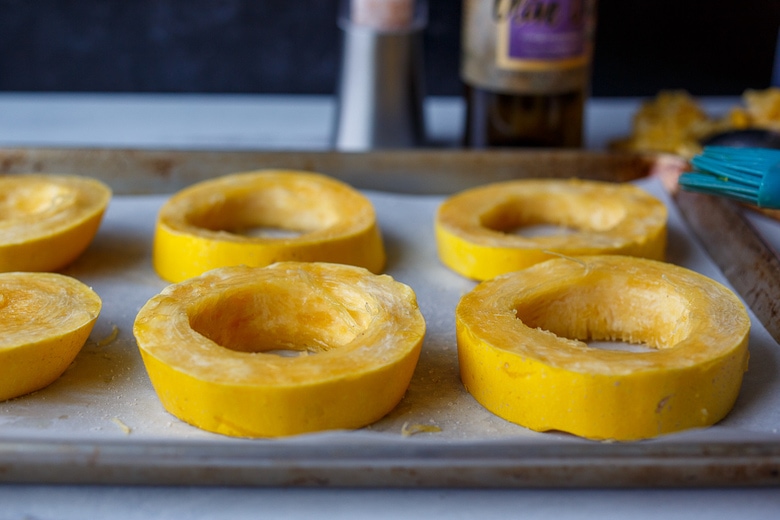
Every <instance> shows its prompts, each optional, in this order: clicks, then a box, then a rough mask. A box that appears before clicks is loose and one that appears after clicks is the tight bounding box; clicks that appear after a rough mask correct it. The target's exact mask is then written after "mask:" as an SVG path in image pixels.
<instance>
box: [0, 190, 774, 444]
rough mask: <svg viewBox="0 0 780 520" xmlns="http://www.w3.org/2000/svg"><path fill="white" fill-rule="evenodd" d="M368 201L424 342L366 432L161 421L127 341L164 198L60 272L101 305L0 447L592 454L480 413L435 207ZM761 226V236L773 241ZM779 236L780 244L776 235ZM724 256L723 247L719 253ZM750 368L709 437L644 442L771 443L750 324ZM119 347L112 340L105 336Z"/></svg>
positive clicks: (10, 414) (683, 239)
mask: <svg viewBox="0 0 780 520" xmlns="http://www.w3.org/2000/svg"><path fill="white" fill-rule="evenodd" d="M638 184H639V185H640V186H642V187H644V188H645V189H647V190H648V191H650V192H651V193H653V194H655V195H656V196H658V197H659V198H662V199H663V200H664V201H666V203H667V205H668V206H669V209H670V221H669V248H668V254H667V260H668V261H669V262H672V263H675V264H679V265H683V266H686V267H689V268H691V269H694V270H696V271H698V272H700V273H702V274H705V275H707V276H710V277H712V278H715V279H716V280H718V281H720V282H721V283H724V284H726V285H728V283H727V282H726V280H725V278H724V277H723V276H722V275H721V273H720V272H719V271H718V269H717V267H716V266H715V265H714V264H713V262H712V261H711V260H710V259H709V258H708V256H707V255H706V253H705V252H704V250H703V249H702V247H701V246H700V245H699V244H698V243H697V242H696V240H695V239H694V238H693V237H692V235H691V233H690V232H689V231H688V230H687V228H686V226H685V224H684V222H683V221H682V220H681V217H680V215H679V213H678V212H677V210H676V208H675V207H674V206H673V204H672V203H671V202H670V200H669V198H668V197H667V196H666V194H665V192H664V190H663V188H662V187H661V186H660V184H658V183H656V182H655V181H654V180H652V179H646V180H642V181H640V182H638ZM366 194H367V195H368V196H369V197H370V198H371V200H372V201H373V203H374V205H375V207H376V210H377V215H378V220H379V224H380V227H381V229H382V232H383V236H384V240H385V244H386V247H387V252H388V264H387V270H386V272H387V273H388V274H390V275H392V276H393V277H394V278H395V279H397V280H399V281H401V282H404V283H406V284H408V285H410V286H411V287H412V288H413V289H414V290H415V291H416V293H417V296H418V300H419V304H420V308H421V310H422V312H423V314H424V316H425V318H426V322H427V327H428V332H427V335H426V339H425V343H424V346H423V352H422V355H421V359H420V362H419V364H418V367H417V370H416V372H415V375H414V378H413V380H412V383H411V385H410V387H409V390H408V392H407V394H406V396H405V398H404V399H403V401H402V402H401V403H400V404H399V405H398V406H397V408H396V409H395V410H394V411H393V412H391V413H390V414H389V415H388V416H387V417H385V418H384V419H382V420H381V421H379V422H377V423H376V424H374V425H371V426H370V427H367V428H364V429H362V430H358V431H350V432H328V433H321V434H311V435H305V436H299V437H296V438H288V439H281V440H273V441H270V440H264V439H255V440H236V439H232V438H228V437H224V436H220V435H216V434H211V433H208V432H204V431H201V430H199V429H198V428H195V427H193V426H190V425H187V424H185V423H183V422H181V421H179V420H178V419H176V418H175V417H173V416H172V415H170V414H168V413H167V412H166V411H165V410H164V409H163V408H162V406H161V405H160V403H159V401H158V400H157V397H156V395H155V393H154V390H153V389H152V386H151V384H150V383H149V380H148V377H147V375H146V371H145V369H144V366H143V364H142V362H141V357H140V354H139V353H138V349H137V346H136V343H135V339H134V338H133V336H132V324H133V320H134V319H135V315H136V313H137V312H138V310H139V309H140V307H141V306H142V305H143V304H144V303H145V302H146V301H147V300H148V299H149V298H150V297H152V296H153V295H155V294H156V293H158V292H159V291H160V290H162V289H163V288H164V287H165V286H166V285H167V284H166V282H164V281H162V280H161V279H159V278H158V277H157V275H156V274H155V273H154V271H153V269H152V267H151V260H150V258H151V239H152V234H153V229H154V221H155V218H156V214H157V210H158V208H159V207H160V206H161V204H162V203H163V202H164V201H165V200H166V196H117V197H115V198H114V199H113V200H112V201H111V204H110V207H109V209H108V211H107V213H106V215H105V218H104V221H103V224H102V226H101V228H100V231H99V233H98V235H97V236H96V238H95V240H94V242H93V243H92V245H91V246H90V248H89V249H88V250H87V251H86V252H85V254H84V255H83V256H82V257H81V258H79V259H78V260H77V261H76V262H75V263H74V264H73V265H71V266H70V267H68V268H67V269H66V270H64V271H63V272H64V273H65V274H68V275H71V276H74V277H76V278H78V279H80V280H82V281H84V282H85V283H87V284H89V285H90V286H92V287H93V288H94V289H95V291H97V293H98V294H99V295H100V296H101V297H102V299H103V310H102V313H101V315H100V318H99V319H98V322H97V324H96V326H95V329H94V331H93V333H92V335H91V337H90V339H89V341H88V342H87V344H86V345H85V347H84V348H83V350H82V351H81V353H80V354H79V355H78V357H77V358H76V360H75V362H74V363H73V364H72V366H71V367H70V368H69V369H68V370H67V371H66V372H65V374H63V376H62V377H61V378H59V379H58V380H57V381H56V382H54V383H53V384H52V385H50V386H49V387H47V388H45V389H43V390H40V391H38V392H35V393H33V394H30V395H27V396H23V397H20V398H17V399H14V400H11V401H7V402H4V403H0V438H3V437H7V438H10V437H13V438H20V437H21V438H39V439H52V440H54V441H60V440H75V439H79V440H83V439H87V440H89V441H96V442H100V441H101V440H116V439H122V440H125V441H126V442H130V443H144V442H149V441H159V440H170V439H176V440H180V441H182V442H186V441H187V440H189V439H197V440H200V441H202V440H204V439H205V440H207V441H209V442H210V441H213V442H215V443H220V442H314V443H316V442H317V441H318V440H320V439H323V438H325V437H324V436H327V438H328V439H333V438H334V436H336V437H338V438H343V439H344V440H345V441H346V442H349V441H350V439H353V440H354V439H355V438H356V437H359V438H360V439H361V440H367V439H369V440H370V439H374V440H376V441H377V442H389V441H398V440H402V441H403V442H418V440H422V441H424V442H434V443H457V442H460V441H475V440H477V441H484V442H490V441H491V440H497V439H503V440H506V439H507V438H511V439H516V440H517V442H530V443H560V442H567V443H568V442H583V443H585V442H591V441H585V440H582V439H579V438H576V437H574V436H571V435H568V434H564V433H558V432H548V433H538V432H532V431H529V430H526V429H525V428H522V427H520V426H517V425H514V424H511V423H508V422H506V421H504V420H502V419H500V418H498V417H496V416H494V415H493V414H491V413H490V412H488V411H486V410H485V409H484V408H482V407H481V406H480V405H479V404H478V403H476V401H474V399H472V398H471V396H470V395H469V394H468V393H467V392H466V391H465V390H464V388H463V386H462V385H461V382H460V378H459V374H458V365H457V349H456V344H455V332H454V323H455V320H454V309H455V306H456V304H457V302H458V300H459V298H460V297H461V295H463V294H464V293H465V292H467V291H469V290H470V289H471V288H472V287H474V285H475V283H474V282H473V281H470V280H466V279H464V278H462V277H461V276H459V275H457V274H455V273H453V272H451V271H449V270H448V269H447V268H445V267H444V266H442V265H441V264H440V263H439V260H438V257H437V254H436V249H435V243H434V237H433V216H434V212H435V209H436V207H437V206H438V205H439V204H440V203H441V201H442V200H443V199H442V198H441V197H438V196H410V195H395V194H387V193H379V192H366ZM772 225H773V224H771V223H767V226H764V232H767V231H766V229H767V227H768V229H769V232H770V233H771V232H772V228H771V226H772ZM775 225H776V226H777V227H778V229H777V233H778V235H780V224H777V223H775ZM724 247H728V245H727V244H724ZM752 319H753V329H752V332H751V338H750V352H751V357H750V368H749V371H748V372H747V374H746V375H745V380H744V383H743V387H742V391H741V394H740V397H739V400H738V402H737V403H736V406H735V407H734V409H733V411H732V413H731V414H730V415H729V416H728V417H727V418H726V419H725V420H724V421H722V422H721V423H720V424H719V425H716V426H715V427H712V428H706V429H703V430H698V431H688V432H683V433H678V434H671V435H667V436H664V437H661V438H659V439H657V440H656V441H654V442H665V441H666V440H668V439H675V440H677V441H679V440H680V439H683V440H686V441H690V442H699V441H704V440H723V439H737V440H739V439H743V438H744V439H750V438H754V437H755V436H757V435H758V436H760V437H762V438H763V437H765V436H766V435H769V436H770V437H771V436H775V435H777V438H778V440H780V434H778V429H780V376H779V372H780V348H779V347H778V345H777V343H776V342H775V341H774V340H773V339H772V338H771V336H770V335H769V334H768V333H767V332H766V330H765V329H764V328H763V327H762V325H761V324H760V323H759V322H758V320H756V319H755V317H752ZM114 327H116V328H117V329H118V335H117V336H116V338H115V339H113V340H112V339H111V334H112V330H113V328H114ZM405 424H408V425H417V424H424V425H434V426H437V427H438V428H440V429H441V431H440V432H427V433H419V434H416V435H413V436H411V437H402V435H401V433H402V428H403V427H404V425H405Z"/></svg>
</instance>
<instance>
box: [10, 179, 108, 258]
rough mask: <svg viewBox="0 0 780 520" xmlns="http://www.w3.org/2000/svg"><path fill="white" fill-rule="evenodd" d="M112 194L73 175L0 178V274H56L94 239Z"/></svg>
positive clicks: (98, 185) (92, 180)
mask: <svg viewBox="0 0 780 520" xmlns="http://www.w3.org/2000/svg"><path fill="white" fill-rule="evenodd" d="M110 199H111V189H110V188H109V187H108V186H106V185H105V184H103V183H102V182H100V181H97V180H95V179H91V178H87V177H80V176H75V175H46V174H21V175H2V176H0V271H4V272H9V271H56V270H57V269H60V268H62V267H65V266H66V265H68V264H70V263H71V262H73V261H74V260H75V259H76V258H77V257H78V256H79V255H81V253H83V252H84V250H85V249H86V248H87V247H88V246H89V244H90V243H91V242H92V240H93V238H94V237H95V233H97V230H98V227H100V222H101V220H102V218H103V213H104V212H105V210H106V207H107V206H108V203H109V201H110Z"/></svg>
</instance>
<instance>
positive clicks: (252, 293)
mask: <svg viewBox="0 0 780 520" xmlns="http://www.w3.org/2000/svg"><path fill="white" fill-rule="evenodd" d="M134 334H135V337H136V339H137V341H138V346H139V348H140V350H141V354H142V357H143V360H144V363H145V365H146V369H147V372H148V374H149V377H150V379H151V381H152V384H153V386H154V388H155V390H156V392H157V395H158V396H159V398H160V400H161V402H162V404H163V406H164V407H165V408H166V409H167V410H168V411H169V412H170V413H172V414H173V415H175V416H176V417H178V418H180V419H181V420H183V421H186V422H188V423H190V424H193V425H195V426H197V427H199V428H202V429H204V430H208V431H211V432H216V433H221V434H225V435H231V436H240V437H276V436H285V435H294V434H300V433H306V432H314V431H320V430H329V429H340V428H358V427H362V426H365V425H368V424H370V423H372V422H374V421H376V420H378V419H380V418H381V417H383V416H384V415H385V414H387V413H388V412H389V411H390V410H392V409H393V408H394V407H395V405H396V404H397V403H398V402H399V401H400V399H401V398H402V397H403V395H404V393H405V391H406V389H407V386H408V384H409V381H410V380H411V377H412V373H413V372H414V368H415V366H416V364H417V359H418V357H419V354H420V348H421V346H422V341H423V336H424V334H425V322H424V320H423V317H422V314H421V313H420V311H419V309H418V307H417V300H416V297H415V295H414V292H413V291H412V290H411V289H410V288H409V287H408V286H406V285H404V284H401V283H399V282H396V281H394V280H393V279H392V278H390V277H389V276H387V275H375V274H372V273H370V272H369V271H367V270H366V269H363V268H359V267H354V266H347V265H340V264H327V263H320V262H281V263H277V264H273V265H271V266H268V267H264V268H259V267H247V266H234V267H224V268H220V269H215V270H213V271H210V272H208V273H206V274H204V275H202V276H199V277H196V278H191V279H189V280H186V281H184V282H181V283H179V284H174V285H171V286H169V287H168V288H167V289H165V290H164V291H163V292H162V293H161V294H159V295H157V296H155V297H153V298H152V299H151V300H149V302H148V303H147V304H146V305H144V307H143V308H142V309H141V310H140V312H139V313H138V316H137V317H136V321H135V325H134ZM283 354H287V355H283ZM290 354H292V355H290Z"/></svg>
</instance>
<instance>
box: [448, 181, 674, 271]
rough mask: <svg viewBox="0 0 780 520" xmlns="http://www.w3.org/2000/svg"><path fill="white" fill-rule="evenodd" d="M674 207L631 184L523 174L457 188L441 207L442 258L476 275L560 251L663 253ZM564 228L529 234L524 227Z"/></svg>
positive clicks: (527, 263)
mask: <svg viewBox="0 0 780 520" xmlns="http://www.w3.org/2000/svg"><path fill="white" fill-rule="evenodd" d="M666 222H667V210H666V206H664V204H663V203H662V202H661V201H660V200H658V199H656V198H655V197H653V196H652V195H650V194H649V193H647V192H645V191H643V190H642V189H640V188H638V187H636V186H634V185H631V184H618V183H610V182H600V181H585V180H579V179H569V180H558V179H524V180H515V181H507V182H500V183H495V184H488V185H485V186H480V187H477V188H473V189H470V190H466V191H463V192H461V193H459V194H456V195H454V196H452V197H450V198H449V199H447V200H445V201H444V203H443V204H442V205H441V206H440V207H439V210H438V212H437V214H436V219H435V230H436V241H437V247H438V251H439V257H440V258H441V261H442V263H444V265H446V266H447V267H449V268H450V269H452V270H453V271H455V272H457V273H459V274H461V275H463V276H466V277H468V278H472V279H475V280H486V279H489V278H492V277H494V276H496V275H499V274H503V273H508V272H511V271H516V270H518V269H523V268H525V267H528V266H530V265H533V264H535V263H537V262H541V261H543V260H548V259H550V258H552V257H553V256H555V255H556V254H557V255H566V256H578V255H595V254H622V255H630V256H639V257H645V258H652V259H655V260H663V259H664V254H665V249H666ZM535 225H549V226H551V227H552V226H558V227H559V230H558V232H555V233H553V234H547V235H539V236H525V235H523V228H528V227H529V226H535Z"/></svg>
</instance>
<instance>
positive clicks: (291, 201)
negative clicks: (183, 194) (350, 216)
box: [187, 187, 340, 239]
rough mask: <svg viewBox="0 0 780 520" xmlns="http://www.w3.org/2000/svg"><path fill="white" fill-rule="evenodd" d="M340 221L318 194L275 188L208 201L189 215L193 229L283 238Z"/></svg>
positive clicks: (334, 211) (334, 210)
mask: <svg viewBox="0 0 780 520" xmlns="http://www.w3.org/2000/svg"><path fill="white" fill-rule="evenodd" d="M339 218H340V217H339V212H338V208H337V207H336V206H335V205H334V204H329V203H328V198H327V197H324V196H322V195H320V196H317V194H316V193H315V191H312V192H311V193H308V192H306V191H302V192H301V193H292V192H290V190H286V189H283V188H273V187H268V188H265V189H263V190H258V191H254V192H251V193H241V194H231V195H228V196H224V197H222V198H220V199H219V200H216V201H215V200H209V201H208V203H207V204H203V205H199V206H198V207H195V208H192V209H191V211H189V212H188V214H187V220H188V222H189V223H190V224H191V225H192V226H195V227H199V228H202V229H207V230H209V231H215V232H218V231H224V232H227V233H231V234H234V235H243V236H250V237H263V238H280V239H283V238H293V237H296V236H300V235H302V234H306V233H309V232H312V231H316V230H319V229H324V228H327V227H330V226H332V225H333V224H334V223H336V222H337V221H338V220H339Z"/></svg>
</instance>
